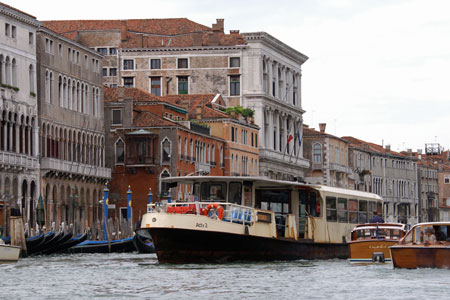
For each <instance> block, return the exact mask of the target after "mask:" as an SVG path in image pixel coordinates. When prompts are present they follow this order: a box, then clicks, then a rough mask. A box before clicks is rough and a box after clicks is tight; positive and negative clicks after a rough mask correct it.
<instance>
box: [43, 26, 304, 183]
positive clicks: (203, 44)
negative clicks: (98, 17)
mask: <svg viewBox="0 0 450 300" xmlns="http://www.w3.org/2000/svg"><path fill="white" fill-rule="evenodd" d="M45 24H46V26H49V27H50V28H52V29H53V30H55V31H56V32H58V33H61V34H64V35H66V36H67V37H70V38H72V39H75V40H76V41H79V42H80V43H82V44H83V45H86V46H87V47H90V48H94V49H96V50H97V51H99V52H101V53H103V54H105V55H106V56H105V58H106V63H105V66H104V69H103V74H104V75H105V77H104V82H105V84H109V85H110V86H113V87H114V86H117V85H120V86H124V87H137V88H140V89H142V90H145V91H148V92H149V93H151V94H153V95H157V96H164V95H173V94H205V93H208V94H209V93H214V94H221V95H222V97H223V99H224V101H225V103H226V105H227V106H235V105H242V106H244V107H250V108H252V109H253V110H254V111H255V123H256V125H258V126H259V127H260V130H261V134H260V136H261V139H260V143H259V148H260V163H259V172H260V174H261V175H263V176H268V177H271V178H277V179H286V180H293V179H301V178H303V177H304V175H305V170H306V169H307V168H308V166H309V163H308V161H307V160H306V159H304V158H303V152H302V147H301V145H300V144H299V143H297V144H295V145H291V146H289V145H288V143H287V139H288V137H289V135H293V136H296V135H301V125H302V122H303V121H302V120H303V118H302V115H303V113H304V111H303V109H302V103H301V66H302V64H303V63H304V62H305V61H306V60H307V57H306V56H305V55H303V54H301V53H300V52H298V51H296V50H294V49H292V48H291V47H289V46H288V45H286V44H284V43H282V42H281V41H279V40H277V39H276V38H274V37H272V36H270V35H269V34H267V33H264V32H257V33H244V34H240V33H239V31H238V30H231V31H230V33H229V34H226V33H224V20H223V19H217V22H216V23H215V24H213V25H212V26H211V27H207V26H203V25H200V24H198V23H195V22H192V21H190V20H187V19H161V20H122V21H121V20H108V21H104V20H102V21H48V22H45ZM288 147H290V148H289V149H288Z"/></svg>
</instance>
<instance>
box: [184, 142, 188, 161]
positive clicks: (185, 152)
mask: <svg viewBox="0 0 450 300" xmlns="http://www.w3.org/2000/svg"><path fill="white" fill-rule="evenodd" d="M187 156H188V142H187V138H184V158H185V159H186V160H187Z"/></svg>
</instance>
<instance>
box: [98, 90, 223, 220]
mask: <svg viewBox="0 0 450 300" xmlns="http://www.w3.org/2000/svg"><path fill="white" fill-rule="evenodd" d="M190 96H191V97H195V95H190ZM199 97H202V95H200V96H199ZM213 98H214V95H213V97H212V98H211V99H213ZM188 119H189V116H188V109H187V108H185V107H184V106H182V105H180V103H179V102H178V101H177V100H176V99H169V98H167V97H158V96H154V95H151V94H150V93H148V92H146V91H142V90H139V89H136V88H123V87H119V88H105V126H106V128H107V132H108V138H107V147H108V149H111V150H113V151H109V152H107V161H108V166H110V167H111V169H112V181H111V185H110V201H111V202H110V203H112V204H114V205H115V206H116V211H115V212H114V213H115V214H116V216H117V215H119V216H120V217H121V218H122V217H124V216H125V215H126V207H127V204H126V199H127V194H126V192H127V187H128V186H131V190H132V193H133V194H132V199H133V205H132V207H133V221H134V222H137V221H138V220H139V218H140V217H141V216H142V214H144V213H145V212H146V205H147V203H148V193H149V190H150V189H151V191H152V194H153V201H163V200H164V201H166V200H167V199H168V196H169V190H170V192H171V198H172V199H173V200H178V201H182V200H187V199H189V197H190V195H192V188H193V187H192V186H190V185H179V186H178V188H176V189H175V188H172V189H170V187H169V185H167V184H165V183H163V182H161V180H160V179H161V178H164V177H169V176H185V175H193V174H204V175H207V174H211V175H219V176H220V175H224V163H223V149H224V146H225V143H224V140H223V139H220V138H217V137H214V136H212V135H211V131H210V128H209V127H207V126H202V125H201V124H199V123H197V122H190V121H189V120H188Z"/></svg>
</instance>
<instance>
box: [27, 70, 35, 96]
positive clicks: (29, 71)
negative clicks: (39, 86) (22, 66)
mask: <svg viewBox="0 0 450 300" xmlns="http://www.w3.org/2000/svg"><path fill="white" fill-rule="evenodd" d="M28 78H29V80H30V93H34V69H33V65H30V67H29V68H28Z"/></svg>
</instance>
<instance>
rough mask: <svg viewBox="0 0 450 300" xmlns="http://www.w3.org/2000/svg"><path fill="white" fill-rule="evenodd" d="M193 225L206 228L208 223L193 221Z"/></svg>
mask: <svg viewBox="0 0 450 300" xmlns="http://www.w3.org/2000/svg"><path fill="white" fill-rule="evenodd" d="M195 227H198V228H208V223H195Z"/></svg>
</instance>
